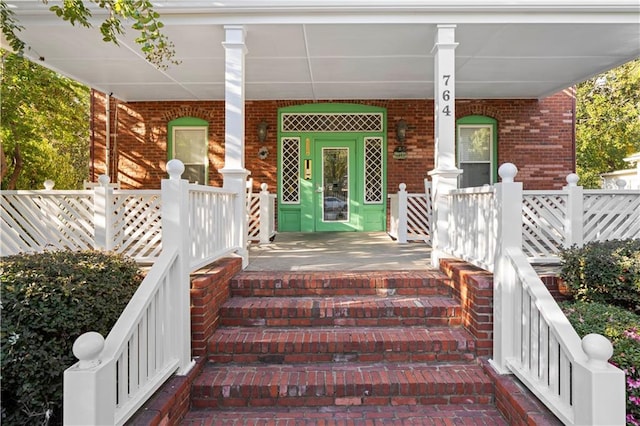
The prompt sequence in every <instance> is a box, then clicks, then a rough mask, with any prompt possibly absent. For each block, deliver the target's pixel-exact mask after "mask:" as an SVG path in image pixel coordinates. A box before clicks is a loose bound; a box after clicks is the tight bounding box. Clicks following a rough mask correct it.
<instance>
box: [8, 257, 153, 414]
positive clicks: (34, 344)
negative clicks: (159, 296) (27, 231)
mask: <svg viewBox="0 0 640 426" xmlns="http://www.w3.org/2000/svg"><path fill="white" fill-rule="evenodd" d="M0 274H1V277H2V278H1V288H0V290H1V293H0V294H1V295H2V326H1V332H0V345H1V356H2V423H3V424H5V425H18V424H61V423H62V376H63V373H64V370H65V369H67V368H68V367H70V366H71V365H73V364H74V363H75V362H76V361H77V360H76V358H75V357H74V356H73V352H72V346H73V342H74V341H75V339H76V338H77V337H78V336H80V335H81V334H82V333H85V332H87V331H97V332H99V333H101V334H102V335H103V336H106V335H107V334H108V332H109V330H110V329H111V327H112V326H113V324H114V323H115V321H116V320H117V318H118V317H119V316H120V313H121V312H122V310H123V309H124V307H125V306H126V304H127V302H128V301H129V299H130V298H131V296H132V295H133V293H134V292H135V290H136V289H137V287H138V285H139V284H140V282H141V279H142V275H141V273H140V270H139V268H138V266H137V264H136V263H135V262H133V261H132V260H128V259H125V258H124V257H122V256H119V255H115V254H108V253H103V252H94V251H86V252H64V251H62V252H47V253H41V254H31V255H16V256H10V257H5V258H2V259H0Z"/></svg>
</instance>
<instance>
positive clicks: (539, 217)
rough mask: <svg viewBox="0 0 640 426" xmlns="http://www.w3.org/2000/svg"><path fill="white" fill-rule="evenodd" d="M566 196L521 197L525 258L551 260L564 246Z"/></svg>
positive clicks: (539, 195)
mask: <svg viewBox="0 0 640 426" xmlns="http://www.w3.org/2000/svg"><path fill="white" fill-rule="evenodd" d="M566 215H567V197H566V195H563V194H560V193H555V194H548V193H547V194H526V193H525V194H524V195H523V200H522V249H523V251H524V253H525V254H526V255H527V256H529V257H552V256H555V255H556V254H557V253H558V251H560V250H561V249H562V247H563V246H564V234H565V232H564V222H565V217H566Z"/></svg>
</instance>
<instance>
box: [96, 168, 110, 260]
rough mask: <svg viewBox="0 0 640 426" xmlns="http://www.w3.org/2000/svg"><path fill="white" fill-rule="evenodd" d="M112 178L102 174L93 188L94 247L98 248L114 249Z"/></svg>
mask: <svg viewBox="0 0 640 426" xmlns="http://www.w3.org/2000/svg"><path fill="white" fill-rule="evenodd" d="M110 180H111V179H110V178H109V176H107V175H100V176H99V177H98V182H99V183H100V185H96V187H95V188H94V189H93V225H94V228H93V229H94V236H93V237H94V239H93V244H94V248H95V249H98V250H112V249H113V203H112V201H111V199H112V197H113V189H111V188H110V187H109V182H110Z"/></svg>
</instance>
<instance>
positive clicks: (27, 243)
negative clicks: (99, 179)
mask: <svg viewBox="0 0 640 426" xmlns="http://www.w3.org/2000/svg"><path fill="white" fill-rule="evenodd" d="M0 196H1V197H2V202H1V203H0V204H1V205H0V230H1V231H2V236H3V238H2V241H0V255H2V256H7V255H11V254H17V253H32V252H40V251H43V250H51V249H54V250H72V251H78V250H89V249H105V250H113V251H115V252H117V253H122V254H125V255H127V256H129V257H132V258H133V259H135V260H136V261H138V262H141V263H146V262H152V261H153V260H155V259H156V258H157V257H158V255H159V253H160V251H161V249H162V247H161V232H162V227H161V222H160V191H157V190H143V191H140V190H137V191H131V190H129V191H122V190H115V191H114V190H113V189H112V188H105V187H104V186H97V187H95V188H94V189H93V190H89V191H51V190H44V191H2V192H1V193H0Z"/></svg>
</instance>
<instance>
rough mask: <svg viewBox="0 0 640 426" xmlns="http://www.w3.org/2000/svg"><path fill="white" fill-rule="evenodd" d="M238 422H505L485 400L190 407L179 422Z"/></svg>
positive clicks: (227, 425)
mask: <svg viewBox="0 0 640 426" xmlns="http://www.w3.org/2000/svg"><path fill="white" fill-rule="evenodd" d="M240 419H242V420H240ZM239 424H246V425H249V424H251V425H271V426H291V425H300V426H306V425H334V426H347V425H349V426H360V425H362V426H364V425H374V424H375V425H390V424H401V425H407V424H408V425H429V426H432V425H454V424H456V425H458V424H459V425H477V426H506V425H508V423H507V421H506V420H505V419H504V417H502V415H501V414H500V412H499V411H498V409H497V408H496V407H495V406H493V405H485V404H450V405H414V406H389V405H384V406H377V407H376V406H370V405H368V406H334V407H305V408H283V407H281V408H278V407H269V408H241V409H233V410H192V411H190V412H189V414H187V416H186V417H185V418H184V420H183V421H182V423H181V425H182V426H213V425H219V426H237V425H239Z"/></svg>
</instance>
